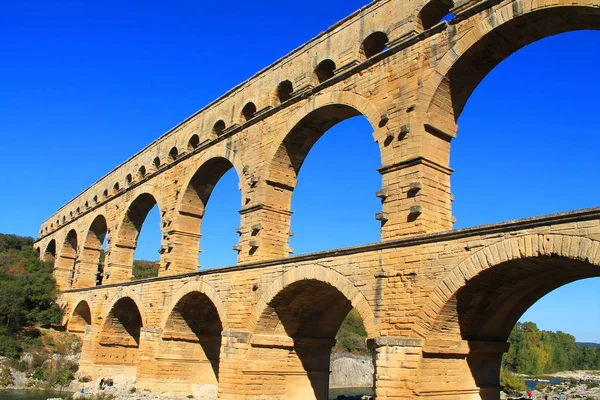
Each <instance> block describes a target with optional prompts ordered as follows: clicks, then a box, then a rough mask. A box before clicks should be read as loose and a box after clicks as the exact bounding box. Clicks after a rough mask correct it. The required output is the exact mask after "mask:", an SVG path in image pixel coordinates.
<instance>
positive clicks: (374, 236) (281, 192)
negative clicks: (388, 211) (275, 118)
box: [267, 105, 382, 254]
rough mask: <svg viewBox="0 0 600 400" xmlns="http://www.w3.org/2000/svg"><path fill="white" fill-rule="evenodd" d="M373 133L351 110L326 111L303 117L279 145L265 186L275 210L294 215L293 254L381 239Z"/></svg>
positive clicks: (377, 155) (377, 160)
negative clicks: (275, 202)
mask: <svg viewBox="0 0 600 400" xmlns="http://www.w3.org/2000/svg"><path fill="white" fill-rule="evenodd" d="M325 132H327V133H326V134H325ZM372 132H373V128H372V126H371V124H370V123H369V121H368V120H367V119H366V118H365V117H363V116H362V115H361V114H360V113H359V112H358V111H357V110H356V109H354V108H352V107H350V106H346V105H331V106H326V107H323V108H320V109H317V110H315V111H313V112H311V113H310V114H308V115H307V116H306V117H305V118H303V119H302V120H301V121H300V122H299V123H298V124H297V125H296V126H295V127H294V128H293V129H292V130H291V131H290V133H289V134H288V135H287V137H286V138H285V139H284V140H283V142H282V144H281V145H280V147H279V149H278V151H277V153H276V155H275V157H274V159H273V161H272V164H271V171H270V177H269V179H268V180H267V183H268V184H269V185H270V187H269V189H270V190H272V191H273V192H272V193H273V194H272V195H273V196H277V198H278V204H280V206H284V207H290V208H288V209H291V210H292V211H293V212H294V214H293V215H292V217H291V225H290V232H291V233H292V236H291V239H290V247H291V249H293V251H294V254H304V253H310V252H315V251H319V250H328V249H332V248H339V247H347V246H351V245H358V244H364V243H369V242H376V241H378V240H379V239H380V226H381V223H380V222H378V221H377V220H376V219H375V214H376V213H377V212H380V211H381V200H380V199H378V198H377V197H376V196H375V193H376V191H377V190H379V189H381V184H382V179H381V175H380V174H379V172H378V171H377V169H378V168H380V167H381V156H380V152H379V148H378V144H377V143H375V142H374V140H373V136H372ZM359 159H360V160H361V162H360V163H358V162H353V161H352V160H359ZM305 161H306V162H305ZM301 169H302V172H300V170H301ZM271 187H272V189H271ZM292 194H293V201H292ZM282 200H285V201H282ZM349 215H352V218H348V216H349ZM290 251H292V250H290Z"/></svg>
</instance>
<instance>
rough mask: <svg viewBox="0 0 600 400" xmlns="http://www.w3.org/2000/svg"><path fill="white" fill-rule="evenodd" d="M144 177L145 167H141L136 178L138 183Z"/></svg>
mask: <svg viewBox="0 0 600 400" xmlns="http://www.w3.org/2000/svg"><path fill="white" fill-rule="evenodd" d="M145 177H146V167H145V166H143V165H142V166H141V167H140V168H139V169H138V173H137V178H138V180H139V181H141V180H142V179H144V178H145Z"/></svg>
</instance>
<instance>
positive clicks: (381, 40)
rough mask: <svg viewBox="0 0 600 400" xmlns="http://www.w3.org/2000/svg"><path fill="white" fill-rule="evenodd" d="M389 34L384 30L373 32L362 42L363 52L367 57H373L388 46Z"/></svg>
mask: <svg viewBox="0 0 600 400" xmlns="http://www.w3.org/2000/svg"><path fill="white" fill-rule="evenodd" d="M388 42H389V39H388V36H387V35H386V34H385V33H384V32H373V33H371V34H370V35H369V36H367V37H366V38H365V40H363V42H362V46H361V53H362V54H363V55H364V57H365V58H367V59H368V58H371V57H373V56H374V55H376V54H379V53H381V52H382V51H384V50H385V49H386V48H387V44H388Z"/></svg>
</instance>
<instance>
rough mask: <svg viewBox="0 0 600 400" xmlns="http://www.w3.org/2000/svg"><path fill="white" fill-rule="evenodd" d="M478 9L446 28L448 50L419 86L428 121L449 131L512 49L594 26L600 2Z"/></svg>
mask: <svg viewBox="0 0 600 400" xmlns="http://www.w3.org/2000/svg"><path fill="white" fill-rule="evenodd" d="M434 1H435V0H434ZM482 13H483V12H482ZM482 13H480V14H478V15H475V16H472V17H470V18H468V19H465V20H463V21H460V22H458V23H456V25H450V26H449V27H448V30H447V32H446V36H448V37H447V38H446V39H447V40H448V41H449V43H450V44H449V47H451V49H448V51H446V54H445V55H444V56H443V57H442V58H441V59H433V60H432V61H431V63H432V64H433V65H432V66H433V67H434V68H435V69H434V71H433V72H432V73H431V74H430V75H429V78H428V79H427V81H426V82H425V84H424V87H423V91H422V92H423V93H424V94H425V96H424V97H423V99H424V101H425V102H426V104H424V106H425V107H426V109H427V111H428V113H429V120H430V121H436V120H437V121H436V122H435V125H438V126H439V127H440V128H446V129H449V131H452V130H453V129H452V127H453V126H455V125H454V123H455V121H456V120H457V119H458V117H459V116H460V113H461V112H462V109H463V107H464V105H465V103H466V101H467V99H468V98H469V96H470V95H471V93H472V92H473V90H474V89H475V88H476V87H477V85H479V83H480V82H481V81H482V80H483V78H484V77H485V76H486V75H487V74H488V73H489V72H490V71H491V70H492V69H493V68H494V67H495V66H496V65H498V64H499V63H500V62H501V61H503V60H504V59H506V58H507V57H508V56H510V55H511V54H512V53H514V52H515V51H517V50H519V49H520V48H522V47H524V46H526V45H528V44H530V43H533V42H535V41H537V40H540V39H543V38H545V37H548V36H551V35H555V34H558V33H563V32H568V31H573V30H582V29H600V5H599V4H598V2H597V1H593V0H582V1H577V2H567V1H565V0H542V1H534V0H516V1H511V2H507V3H504V4H501V5H498V6H494V8H492V9H491V10H490V11H488V12H486V15H485V17H484V16H483V14H482ZM461 31H465V32H467V31H468V34H457V32H461ZM433 45H434V44H432V46H433ZM444 124H447V125H448V126H446V127H444V126H443V125H444Z"/></svg>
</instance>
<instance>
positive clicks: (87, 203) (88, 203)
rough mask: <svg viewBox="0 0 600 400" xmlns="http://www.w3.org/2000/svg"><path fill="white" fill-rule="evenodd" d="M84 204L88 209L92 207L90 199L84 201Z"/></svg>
mask: <svg viewBox="0 0 600 400" xmlns="http://www.w3.org/2000/svg"><path fill="white" fill-rule="evenodd" d="M84 206H85V208H86V209H88V208H90V202H89V201H86V202H85V203H84Z"/></svg>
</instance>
